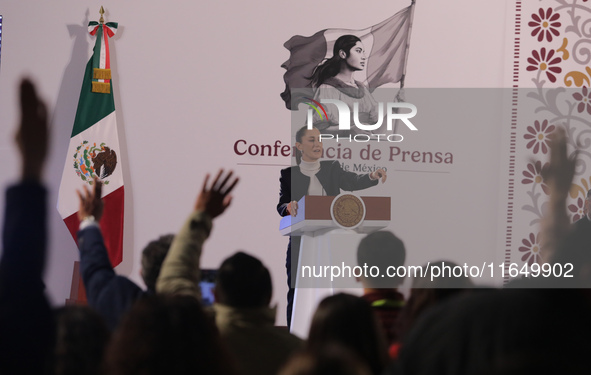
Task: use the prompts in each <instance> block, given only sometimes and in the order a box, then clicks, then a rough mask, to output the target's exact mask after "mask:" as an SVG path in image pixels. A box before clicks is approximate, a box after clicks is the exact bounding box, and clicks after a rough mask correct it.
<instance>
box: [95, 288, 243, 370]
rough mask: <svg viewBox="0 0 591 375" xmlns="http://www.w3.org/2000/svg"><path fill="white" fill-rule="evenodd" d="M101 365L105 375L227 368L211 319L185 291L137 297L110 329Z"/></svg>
mask: <svg viewBox="0 0 591 375" xmlns="http://www.w3.org/2000/svg"><path fill="white" fill-rule="evenodd" d="M105 367H106V373H107V374H110V375H169V374H175V375H185V374H186V375H195V374H208V375H226V374H233V370H232V364H231V363H230V362H229V361H228V356H227V355H226V353H225V351H224V350H223V348H222V344H221V341H220V337H219V334H218V332H217V330H216V328H215V325H214V324H213V322H212V321H211V320H210V319H209V318H208V317H207V316H206V314H205V313H204V311H203V308H202V307H201V305H200V304H199V301H197V300H196V299H195V298H192V297H186V296H149V297H146V298H142V299H141V300H139V301H137V302H136V304H135V305H134V306H133V307H132V309H131V310H130V312H129V314H127V315H126V316H125V317H124V318H123V320H122V322H121V325H120V326H119V327H118V329H117V330H116V331H115V333H114V335H113V339H112V342H111V344H110V345H109V347H108V349H107V353H106V365H105Z"/></svg>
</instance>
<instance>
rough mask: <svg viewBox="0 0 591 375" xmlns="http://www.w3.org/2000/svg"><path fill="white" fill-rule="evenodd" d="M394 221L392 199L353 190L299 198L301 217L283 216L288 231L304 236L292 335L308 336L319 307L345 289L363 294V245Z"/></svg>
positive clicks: (283, 231) (286, 233) (282, 224)
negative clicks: (360, 254)
mask: <svg viewBox="0 0 591 375" xmlns="http://www.w3.org/2000/svg"><path fill="white" fill-rule="evenodd" d="M389 223H390V197H359V196H357V195H355V194H352V193H343V194H340V195H338V196H336V197H329V196H311V195H307V196H304V197H303V198H302V199H301V200H300V201H299V202H298V211H297V215H296V216H295V217H292V216H286V217H284V218H282V219H281V222H280V225H279V231H280V233H281V234H282V235H284V236H301V241H300V251H299V257H298V262H297V272H296V273H295V275H296V277H295V288H296V289H295V295H294V303H293V312H292V319H291V332H292V333H294V334H296V335H297V336H299V337H302V338H306V337H307V336H308V331H309V328H310V323H311V320H312V316H313V314H314V311H315V310H316V307H317V306H318V304H319V303H320V301H321V300H322V299H324V298H325V297H327V296H330V295H333V294H335V293H339V292H345V293H350V294H355V295H361V294H362V293H363V287H362V285H361V283H359V282H357V281H356V278H355V271H360V267H357V246H358V244H359V241H361V239H362V238H363V237H365V235H366V234H367V233H371V232H375V231H377V230H379V229H383V228H385V227H387V226H388V225H389ZM292 251H293V249H292ZM292 262H293V260H292ZM355 267H357V268H355ZM337 272H338V273H339V275H338V277H335V275H336V273H337ZM292 282H293V280H292Z"/></svg>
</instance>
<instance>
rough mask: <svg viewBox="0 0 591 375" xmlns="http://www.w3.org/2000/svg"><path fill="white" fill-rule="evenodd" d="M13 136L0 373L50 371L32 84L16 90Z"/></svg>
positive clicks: (2, 268)
mask: <svg viewBox="0 0 591 375" xmlns="http://www.w3.org/2000/svg"><path fill="white" fill-rule="evenodd" d="M20 106H21V122H20V126H19V129H18V131H17V136H16V143H17V145H18V148H19V151H20V156H21V161H22V169H21V181H20V182H19V183H17V184H15V185H13V186H11V187H9V188H8V189H7V190H6V199H5V209H4V227H3V231H2V247H3V251H2V259H1V260H0V373H1V374H36V375H37V374H45V373H51V371H52V366H53V365H52V363H51V362H52V357H53V355H52V354H53V343H54V341H55V337H54V335H55V332H54V324H53V317H52V312H51V309H50V307H49V303H48V301H47V299H46V297H45V293H44V290H45V285H44V283H43V278H42V277H43V269H44V267H45V252H46V246H47V245H46V244H47V233H46V230H47V221H46V220H47V212H46V201H47V191H46V189H45V188H44V187H43V184H42V183H41V177H42V172H43V166H44V162H45V158H46V155H47V144H48V126H47V110H46V107H45V104H44V103H43V102H42V101H41V100H40V99H39V98H38V97H37V93H36V90H35V87H34V85H33V84H32V83H31V82H30V81H28V80H23V81H22V82H21V85H20Z"/></svg>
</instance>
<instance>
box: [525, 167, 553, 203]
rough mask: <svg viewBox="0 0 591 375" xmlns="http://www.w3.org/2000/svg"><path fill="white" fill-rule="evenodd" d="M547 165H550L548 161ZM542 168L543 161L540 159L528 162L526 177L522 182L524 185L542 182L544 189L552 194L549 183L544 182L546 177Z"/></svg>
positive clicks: (546, 192)
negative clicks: (543, 175)
mask: <svg viewBox="0 0 591 375" xmlns="http://www.w3.org/2000/svg"><path fill="white" fill-rule="evenodd" d="M546 165H548V163H546V164H545V165H544V166H546ZM542 168H543V167H542V162H541V161H539V160H538V161H536V162H535V163H528V164H527V169H526V170H525V171H523V177H524V179H523V180H521V183H522V184H524V185H528V184H533V183H535V184H541V186H542V190H543V191H544V193H545V194H547V195H548V194H550V189H549V188H548V185H546V184H545V183H544V179H543V178H542Z"/></svg>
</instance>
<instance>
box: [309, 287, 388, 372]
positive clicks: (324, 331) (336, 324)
mask: <svg viewBox="0 0 591 375" xmlns="http://www.w3.org/2000/svg"><path fill="white" fill-rule="evenodd" d="M333 342H334V343H337V344H340V345H343V346H344V347H346V348H348V349H350V350H352V351H354V352H355V353H356V354H357V355H358V356H359V358H361V359H362V360H364V361H365V362H366V363H367V364H368V366H369V368H370V369H371V371H372V373H373V374H381V372H382V370H383V369H384V366H385V365H386V362H387V360H388V354H387V352H386V342H385V338H384V337H383V334H382V332H381V330H380V329H379V327H378V323H377V320H376V317H375V315H374V313H373V311H372V309H371V306H370V305H369V303H368V302H367V301H365V300H364V299H362V298H359V297H356V296H352V295H350V294H344V293H339V294H335V295H333V296H330V297H326V298H325V299H323V300H322V302H320V304H319V305H318V308H317V309H316V312H315V313H314V317H313V318H312V324H311V326H310V334H309V335H308V349H310V350H312V351H318V350H321V349H322V348H323V347H324V346H325V345H327V344H329V343H333Z"/></svg>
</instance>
